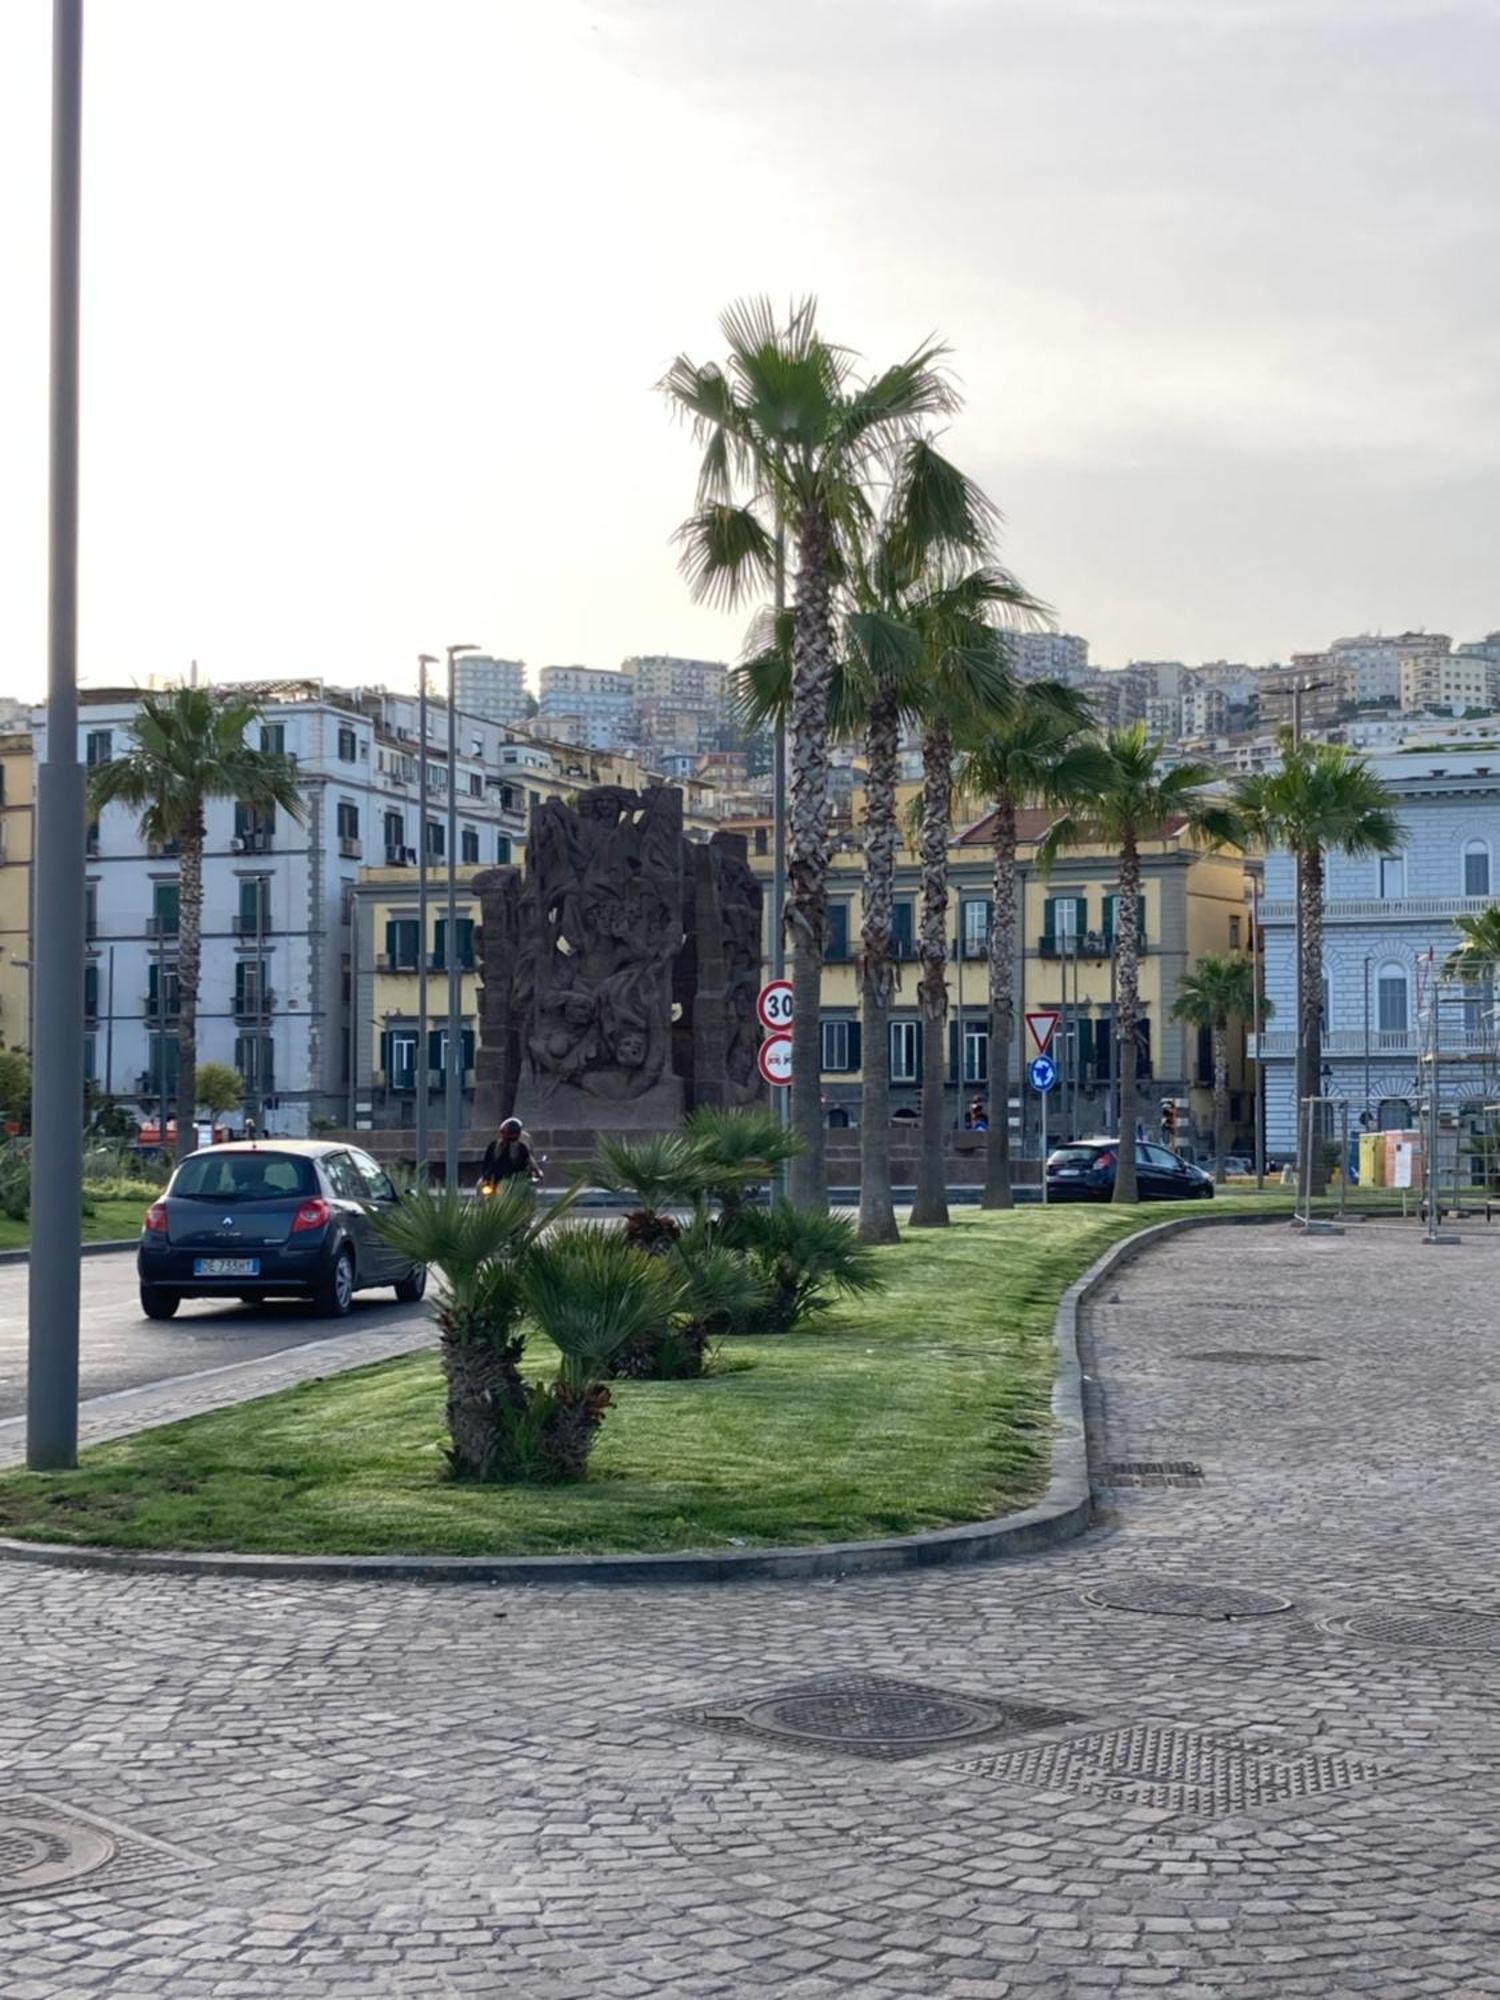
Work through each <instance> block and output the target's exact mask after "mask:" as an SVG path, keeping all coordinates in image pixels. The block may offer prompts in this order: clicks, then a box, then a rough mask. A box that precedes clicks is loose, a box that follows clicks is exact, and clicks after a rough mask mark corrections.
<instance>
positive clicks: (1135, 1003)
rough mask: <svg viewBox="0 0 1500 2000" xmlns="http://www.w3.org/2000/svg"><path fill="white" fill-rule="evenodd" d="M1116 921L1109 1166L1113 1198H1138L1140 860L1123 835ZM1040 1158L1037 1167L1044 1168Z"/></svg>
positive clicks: (1126, 1200) (1135, 1199) (1133, 847)
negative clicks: (1115, 1073) (1115, 1093)
mask: <svg viewBox="0 0 1500 2000" xmlns="http://www.w3.org/2000/svg"><path fill="white" fill-rule="evenodd" d="M1115 908H1116V910H1117V911H1118V913H1119V914H1118V924H1117V928H1116V932H1115V949H1116V953H1117V959H1116V965H1115V1048H1116V1051H1117V1053H1118V1056H1119V1063H1120V1141H1119V1153H1120V1157H1119V1161H1118V1163H1117V1164H1116V1166H1115V1193H1114V1198H1115V1200H1116V1201H1121V1202H1133V1201H1137V1200H1139V1198H1140V1195H1139V1190H1138V1188H1137V1186H1136V1174H1135V1125H1136V1092H1135V1059H1136V1042H1135V1024H1136V1018H1137V1016H1138V1015H1139V1013H1140V982H1141V959H1140V913H1141V859H1140V855H1139V853H1138V852H1137V850H1136V844H1135V842H1134V840H1127V841H1126V842H1125V843H1124V846H1123V848H1122V850H1121V854H1120V894H1119V898H1118V900H1117V902H1116V904H1115ZM1046 1170H1047V1169H1046V1162H1045V1161H1044V1162H1043V1163H1042V1171H1043V1173H1045V1172H1046Z"/></svg>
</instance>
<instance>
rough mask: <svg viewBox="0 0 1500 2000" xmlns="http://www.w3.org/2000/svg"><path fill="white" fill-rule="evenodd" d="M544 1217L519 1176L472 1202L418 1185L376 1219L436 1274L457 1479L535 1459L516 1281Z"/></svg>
mask: <svg viewBox="0 0 1500 2000" xmlns="http://www.w3.org/2000/svg"><path fill="white" fill-rule="evenodd" d="M548 1220H550V1218H549V1217H548V1216H545V1215H539V1214H538V1212H537V1209H536V1204H535V1202H534V1201H533V1200H532V1197H531V1190H530V1187H529V1185H527V1184H526V1183H523V1182H519V1181H510V1182H507V1183H506V1184H505V1185H504V1186H503V1187H502V1188H501V1189H500V1191H499V1192H498V1193H497V1194H496V1195H495V1196H494V1197H493V1198H492V1199H491V1200H488V1201H471V1200H469V1199H468V1198H467V1197H466V1196H465V1195H464V1194H463V1193H461V1191H460V1190H459V1189H457V1188H445V1189H443V1190H442V1191H441V1192H433V1191H431V1190H427V1189H424V1190H422V1191H420V1192H418V1193H414V1194H410V1195H408V1196H407V1197H406V1198H405V1200H403V1201H402V1202H401V1203H400V1204H399V1206H397V1207H396V1208H393V1209H392V1210H391V1211H390V1212H389V1213H388V1214H386V1215H383V1216H382V1217H381V1222H380V1228H381V1233H382V1234H383V1236H384V1237H385V1239H386V1241H387V1242H388V1243H389V1244H390V1245H391V1246H392V1248H393V1249H396V1250H398V1251H400V1252H401V1254H402V1255H403V1256H405V1257H409V1258H410V1259H411V1261H412V1263H414V1264H423V1265H430V1266H431V1267H433V1268H434V1269H435V1270H436V1271H437V1272H438V1273H439V1275H440V1277H441V1279H442V1288H441V1290H440V1291H439V1293H438V1296H437V1300H436V1317H437V1323H438V1329H439V1334H440V1337H441V1352H442V1363H443V1375H444V1379H445V1382H446V1385H447V1423H448V1438H449V1445H448V1466H449V1470H450V1472H451V1473H452V1476H453V1477H454V1478H455V1479H460V1480H479V1481H491V1480H503V1479H511V1478H516V1477H524V1476H526V1470H525V1468H526V1467H527V1466H529V1465H530V1464H531V1462H532V1460H533V1459H534V1456H535V1453H534V1451H533V1449H532V1446H531V1444H530V1443H529V1439H530V1434H531V1430H532V1428H533V1427H532V1426H531V1425H530V1424H529V1422H528V1418H529V1412H530V1404H531V1402H532V1398H533V1392H532V1391H531V1390H530V1389H529V1387H528V1385H527V1384H526V1383H525V1382H524V1381H523V1380H522V1377H521V1356H522V1354H523V1352H524V1350H525V1345H526V1342H525V1336H524V1334H523V1332H522V1330H521V1323H522V1317H523V1313H524V1310H525V1301H524V1296H523V1292H522V1282H521V1280H522V1273H523V1271H524V1269H525V1266H526V1263H527V1261H528V1259H529V1257H530V1256H531V1255H532V1254H533V1252H534V1250H535V1247H536V1243H537V1239H538V1237H539V1235H540V1233H541V1230H542V1229H543V1227H544V1226H545V1225H546V1222H547V1221H548Z"/></svg>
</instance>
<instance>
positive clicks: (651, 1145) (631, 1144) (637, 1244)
mask: <svg viewBox="0 0 1500 2000" xmlns="http://www.w3.org/2000/svg"><path fill="white" fill-rule="evenodd" d="M587 1177H588V1178H589V1179H591V1180H592V1181H593V1182H594V1184H595V1186H597V1187H602V1188H608V1189H609V1190H610V1192H611V1193H613V1194H629V1195H634V1196H635V1199H636V1202H637V1203H638V1206H637V1207H636V1208H634V1209H632V1210H631V1212H630V1213H629V1215H627V1216H626V1218H625V1241H626V1242H627V1243H628V1244H630V1245H631V1247H632V1248H633V1249H637V1250H646V1251H649V1252H650V1253H651V1254H652V1255H653V1256H659V1255H661V1253H662V1252H663V1251H665V1250H667V1249H669V1248H670V1246H671V1245H672V1243H673V1242H674V1241H675V1240H676V1237H677V1233H678V1224H677V1223H676V1221H674V1219H673V1218H672V1217H671V1216H670V1215H668V1214H667V1213H666V1212H665V1211H666V1210H667V1209H668V1208H672V1207H678V1206H684V1205H687V1206H691V1205H692V1204H694V1203H696V1202H697V1201H698V1200H699V1199H700V1197H701V1196H702V1195H703V1194H704V1193H705V1192H706V1190H707V1187H708V1181H707V1179H706V1170H705V1167H704V1163H703V1161H702V1158H701V1156H700V1153H699V1149H698V1147H697V1146H696V1145H695V1144H694V1142H693V1141H692V1139H690V1138H688V1137H687V1136H686V1135H684V1134H683V1133H681V1132H665V1133H650V1134H648V1135H647V1136H646V1137H644V1138H641V1139H620V1138H611V1137H608V1136H601V1137H600V1138H599V1139H598V1140H597V1141H596V1142H595V1146H594V1158H593V1163H592V1165H591V1166H590V1167H589V1169H588V1176H587Z"/></svg>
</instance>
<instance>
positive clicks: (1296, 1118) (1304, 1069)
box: [1293, 847, 1327, 1194]
mask: <svg viewBox="0 0 1500 2000" xmlns="http://www.w3.org/2000/svg"><path fill="white" fill-rule="evenodd" d="M1297 895H1298V897H1299V899H1300V901H1301V905H1302V992H1301V995H1300V996H1299V997H1300V1003H1301V1014H1302V1018H1301V1020H1300V1021H1299V1022H1298V1023H1297V1027H1298V1031H1299V1032H1298V1037H1297V1102H1296V1104H1295V1105H1294V1106H1293V1122H1294V1129H1295V1134H1296V1139H1295V1149H1296V1154H1297V1161H1298V1165H1299V1167H1300V1168H1301V1169H1302V1171H1303V1173H1305V1175H1306V1182H1305V1185H1306V1186H1307V1188H1308V1189H1309V1191H1310V1192H1311V1193H1313V1194H1321V1193H1322V1192H1323V1190H1324V1188H1325V1186H1326V1185H1327V1173H1326V1169H1325V1164H1324V1158H1323V1138H1324V1131H1323V1120H1322V1118H1321V1117H1316V1118H1314V1120H1313V1124H1312V1138H1311V1158H1310V1159H1309V1160H1307V1161H1306V1162H1304V1161H1303V1159H1302V1149H1303V1146H1304V1145H1305V1144H1307V1142H1308V1135H1307V1129H1306V1117H1307V1114H1306V1113H1305V1112H1304V1110H1303V1108H1302V1107H1303V1104H1304V1103H1305V1102H1306V1100H1307V1099H1308V1098H1309V1097H1316V1096H1317V1095H1318V1094H1319V1092H1320V1091H1321V1090H1322V1087H1323V850H1322V849H1321V848H1320V847H1310V848H1308V849H1307V850H1306V852H1305V853H1302V854H1299V855H1298V856H1297Z"/></svg>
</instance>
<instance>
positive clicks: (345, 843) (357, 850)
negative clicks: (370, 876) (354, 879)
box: [339, 833, 364, 861]
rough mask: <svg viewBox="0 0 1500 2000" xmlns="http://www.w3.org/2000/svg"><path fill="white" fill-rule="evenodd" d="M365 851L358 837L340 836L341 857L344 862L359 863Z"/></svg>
mask: <svg viewBox="0 0 1500 2000" xmlns="http://www.w3.org/2000/svg"><path fill="white" fill-rule="evenodd" d="M363 851H364V850H363V848H362V847H361V846H360V843H359V838H358V836H357V835H355V834H349V833H344V834H340V836H339V855H340V857H341V858H342V859H343V860H345V861H358V859H359V857H360V855H361V854H362V853H363Z"/></svg>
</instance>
